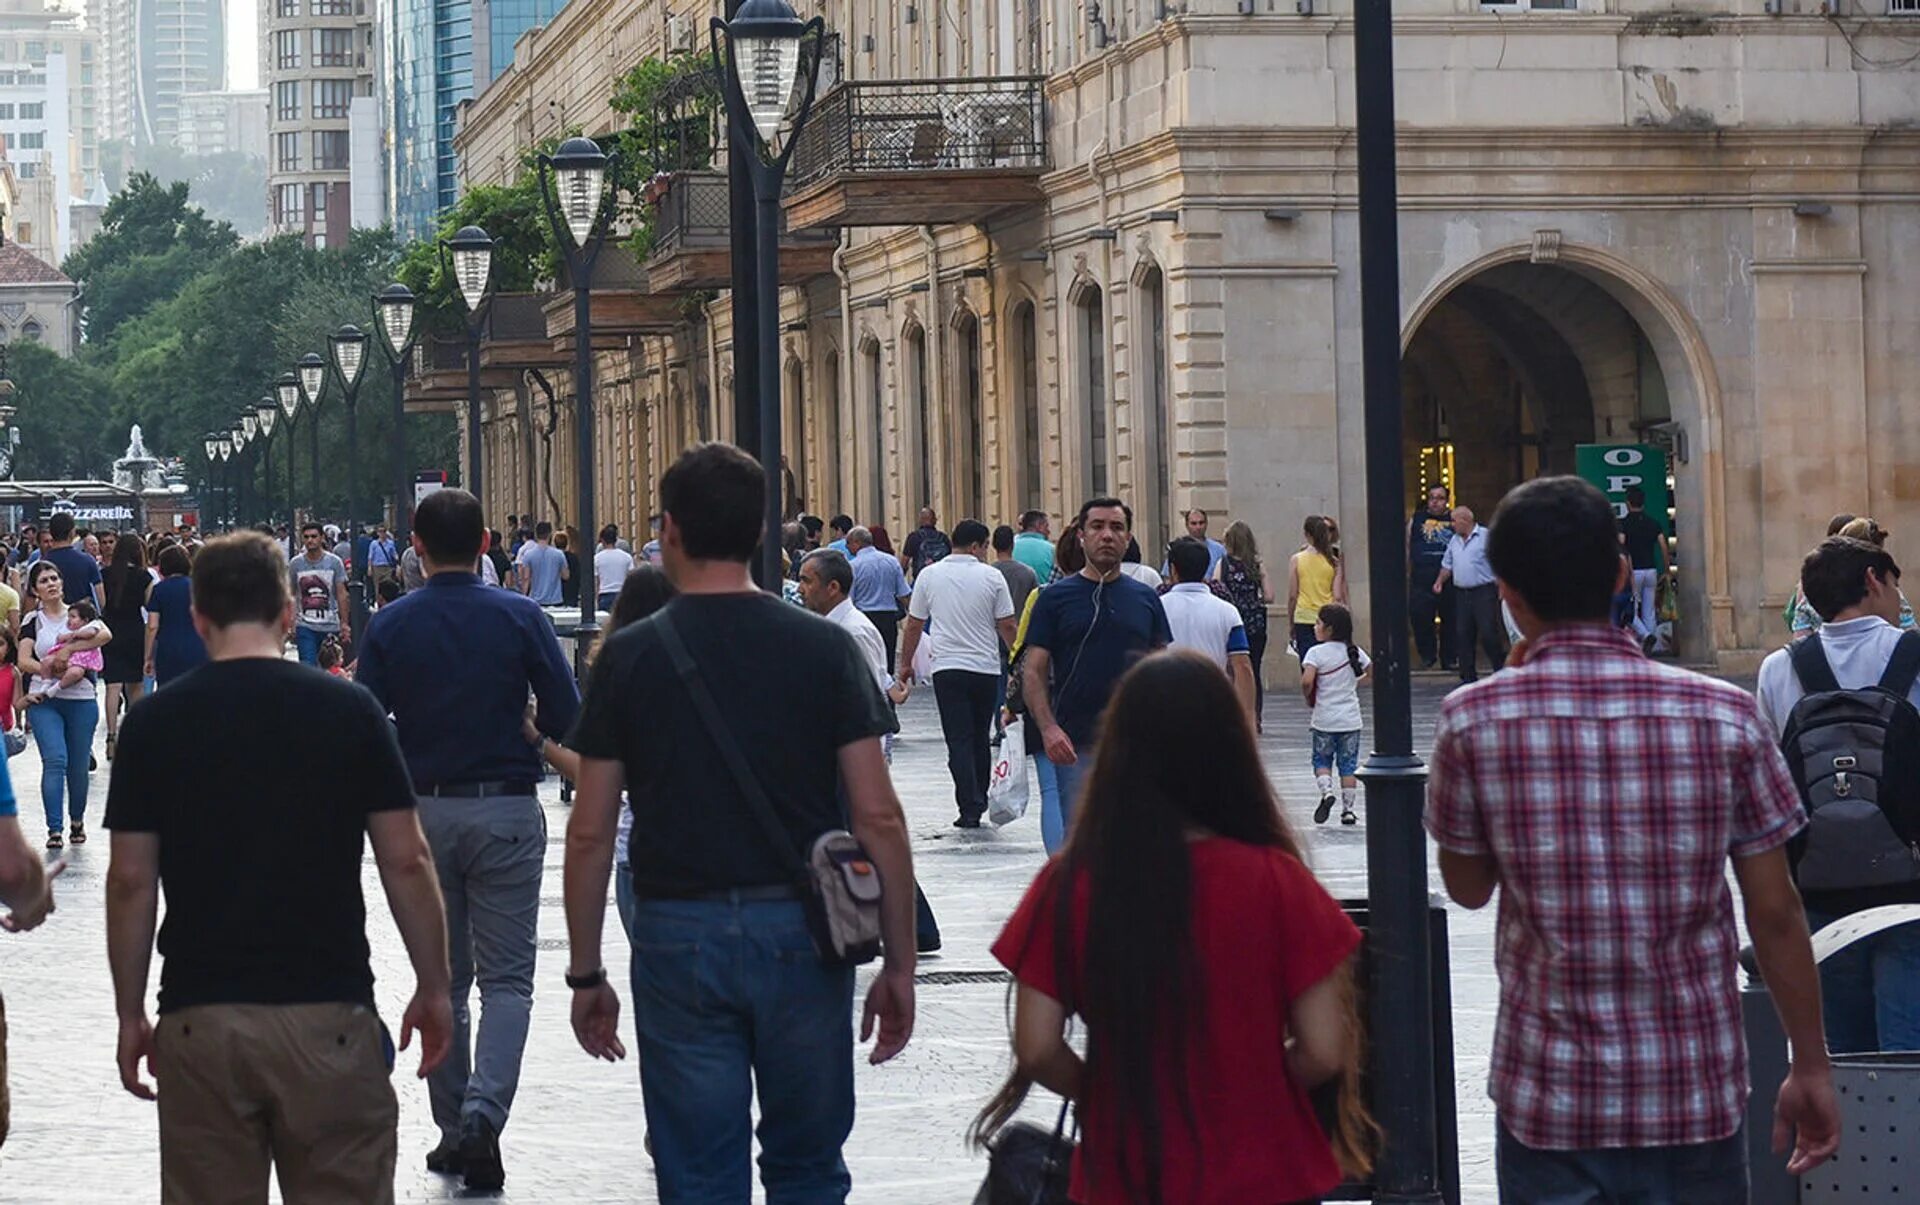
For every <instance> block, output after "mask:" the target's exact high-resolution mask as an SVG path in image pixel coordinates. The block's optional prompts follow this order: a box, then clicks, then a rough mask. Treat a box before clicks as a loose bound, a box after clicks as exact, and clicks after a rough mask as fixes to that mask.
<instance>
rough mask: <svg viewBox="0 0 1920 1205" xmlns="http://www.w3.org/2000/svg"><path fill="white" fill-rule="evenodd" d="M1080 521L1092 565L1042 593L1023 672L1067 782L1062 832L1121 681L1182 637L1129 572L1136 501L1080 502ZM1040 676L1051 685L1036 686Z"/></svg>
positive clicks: (1048, 752) (1054, 768)
mask: <svg viewBox="0 0 1920 1205" xmlns="http://www.w3.org/2000/svg"><path fill="white" fill-rule="evenodd" d="M1078 525H1079V529H1080V546H1081V547H1082V548H1083V549H1084V550H1085V551H1086V554H1087V564H1086V568H1084V569H1082V570H1081V571H1080V572H1079V573H1077V574H1075V575H1073V576H1072V577H1065V578H1061V579H1060V580H1059V581H1057V582H1055V583H1053V584H1052V585H1051V586H1048V587H1047V588H1046V589H1044V590H1042V591H1040V593H1039V594H1038V595H1036V596H1035V597H1034V600H1033V618H1032V619H1031V620H1030V621H1029V622H1028V625H1027V660H1026V668H1025V669H1024V670H1023V671H1022V675H1021V676H1022V680H1023V681H1025V682H1026V683H1027V684H1028V685H1027V687H1026V695H1025V698H1026V704H1027V709H1028V711H1029V712H1030V713H1032V716H1033V719H1034V722H1035V723H1036V724H1038V725H1039V728H1040V735H1041V739H1042V740H1043V741H1044V742H1045V749H1044V753H1045V757H1044V758H1043V760H1044V761H1045V762H1046V763H1047V765H1048V766H1050V767H1051V771H1050V772H1051V773H1052V774H1053V776H1054V780H1055V782H1056V783H1057V784H1058V787H1059V800H1060V818H1059V828H1058V832H1059V833H1061V834H1064V833H1065V832H1066V830H1067V829H1068V827H1069V826H1070V825H1071V823H1072V819H1073V805H1074V801H1075V798H1076V792H1077V791H1078V790H1079V786H1080V778H1081V776H1082V775H1083V774H1084V773H1085V772H1086V770H1087V768H1088V767H1089V766H1091V765H1093V741H1094V737H1095V735H1096V733H1097V732H1098V729H1099V721H1100V715H1101V713H1102V712H1104V711H1106V709H1107V700H1108V699H1109V698H1111V697H1112V695H1113V688H1114V686H1115V684H1116V683H1118V682H1119V681H1120V676H1121V675H1122V674H1124V673H1126V672H1127V670H1128V669H1130V668H1131V667H1132V666H1133V663H1134V662H1135V661H1138V660H1139V659H1140V658H1141V657H1142V656H1144V655H1145V654H1147V653H1149V652H1151V651H1152V650H1154V649H1157V648H1164V647H1166V646H1167V645H1169V644H1171V643H1173V631H1172V629H1171V628H1170V627H1169V626H1168V624H1167V612H1166V608H1165V607H1163V606H1161V604H1160V596H1159V595H1157V594H1155V593H1154V592H1153V590H1152V588H1150V587H1148V586H1146V585H1143V584H1142V583H1140V582H1137V581H1135V580H1134V579H1132V578H1130V577H1128V576H1126V575H1125V574H1123V573H1121V572H1120V558H1121V557H1122V556H1123V555H1124V554H1125V553H1126V550H1127V540H1128V539H1129V538H1130V536H1131V534H1132V527H1133V509H1132V508H1131V507H1129V506H1128V505H1127V504H1126V503H1124V502H1122V501H1120V500H1119V499H1118V498H1095V499H1094V500H1093V501H1091V502H1089V503H1087V504H1086V505H1085V506H1083V507H1081V508H1080V518H1079V520H1078ZM1040 683H1046V686H1047V688H1046V689H1045V690H1038V689H1035V686H1036V685H1038V684H1040ZM1047 772H1048V770H1047V769H1046V768H1043V770H1042V773H1043V774H1044V773H1047ZM1046 827H1048V828H1051V825H1047V826H1046ZM1050 844H1051V843H1050Z"/></svg>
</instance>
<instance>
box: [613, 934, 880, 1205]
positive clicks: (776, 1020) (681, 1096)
mask: <svg viewBox="0 0 1920 1205" xmlns="http://www.w3.org/2000/svg"><path fill="white" fill-rule="evenodd" d="M633 954H634V957H633V1015H634V1028H635V1030H636V1031H637V1036H638V1039H639V1040H638V1043H637V1045H638V1050H639V1056H640V1088H641V1093H642V1095H643V1097H644V1098H645V1100H646V1106H647V1129H648V1130H649V1131H650V1132H651V1134H652V1136H653V1149H654V1171H655V1174H656V1176H657V1177H658V1182H659V1185H660V1199H661V1201H662V1202H667V1203H676V1202H697V1203H699V1205H747V1202H748V1201H749V1199H750V1198H751V1196H752V1168H751V1165H750V1156H751V1153H752V1148H753V1141H752V1139H753V1136H754V1135H753V1132H752V1131H751V1130H750V1128H749V1127H750V1125H751V1115H752V1103H753V1100H752V1097H753V1092H754V1090H755V1088H756V1087H757V1088H758V1090H759V1099H760V1126H759V1130H758V1135H759V1138H760V1179H761V1183H762V1184H764V1185H765V1186H766V1193H767V1195H766V1200H767V1205H841V1203H842V1202H844V1201H845V1200H846V1199H847V1194H848V1192H850V1191H851V1190H852V1187H853V1180H852V1177H850V1176H849V1175H848V1174H847V1165H846V1162H845V1160H843V1159H842V1158H841V1155H840V1148H841V1146H842V1145H843V1144H844V1143H845V1142H846V1140H847V1135H848V1134H849V1133H850V1132H851V1131H852V1129H853V971H852V970H851V969H850V968H843V969H838V970H833V969H829V968H827V967H824V966H822V965H821V964H820V958H819V956H818V955H817V954H815V953H814V949H813V939H812V938H811V937H810V936H809V935H808V933H807V923H806V918H805V916H804V914H803V913H802V910H801V906H800V905H799V904H798V903H796V902H789V901H784V900H771V901H751V902H749V901H742V900H738V899H733V900H649V899H643V900H639V901H637V902H636V903H635V905H634V916H633Z"/></svg>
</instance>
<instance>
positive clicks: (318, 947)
mask: <svg viewBox="0 0 1920 1205" xmlns="http://www.w3.org/2000/svg"><path fill="white" fill-rule="evenodd" d="M193 610H194V618H195V620H196V622H197V626H198V627H199V628H200V632H201V634H202V636H204V637H205V639H206V644H207V651H208V653H209V654H210V655H211V657H212V660H211V662H210V663H209V664H207V665H204V666H202V667H200V668H199V669H197V670H194V671H193V672H192V673H190V674H187V675H186V676H185V677H183V678H181V679H179V680H178V681H177V682H173V683H170V684H169V685H168V687H167V689H166V690H165V691H164V692H163V693H162V694H159V695H156V696H154V698H152V699H151V700H149V701H148V702H146V703H144V704H143V705H141V706H140V707H137V708H135V709H134V710H132V711H130V712H128V713H127V720H126V723H125V724H124V725H123V726H122V728H121V730H120V740H119V749H118V753H119V756H118V757H117V758H116V759H115V761H114V771H113V783H112V786H111V787H110V789H109V791H108V795H107V827H108V828H109V829H111V830H112V832H113V862H112V866H111V867H110V869H109V870H108V872H107V955H108V961H109V962H110V964H111V966H112V971H113V989H114V1000H115V1003H116V1006H117V1008H118V1010H119V1014H120V1042H119V1064H120V1082H121V1083H122V1084H123V1085H124V1086H125V1087H126V1089H127V1091H129V1092H131V1093H132V1094H133V1095H135V1096H138V1097H140V1098H141V1099H143V1100H152V1099H154V1087H153V1086H150V1085H148V1084H146V1083H144V1082H142V1080H141V1079H140V1062H141V1060H143V1059H144V1060H145V1061H146V1063H147V1067H148V1069H149V1071H150V1072H151V1073H152V1074H153V1077H154V1079H155V1080H156V1081H157V1084H158V1086H159V1088H160V1097H159V1099H160V1178H161V1199H162V1200H163V1201H166V1202H168V1203H169V1205H172V1203H175V1202H179V1203H181V1205H187V1203H199V1202H205V1201H215V1200H221V1201H226V1200H252V1199H257V1200H263V1201H264V1200H265V1199H266V1196H267V1182H268V1178H269V1160H270V1159H271V1160H273V1161H274V1162H276V1163H277V1164H278V1168H277V1171H278V1175H279V1181H280V1189H281V1191H282V1192H283V1193H284V1194H285V1195H286V1197H287V1199H288V1200H290V1201H299V1200H319V1199H321V1198H322V1197H325V1198H326V1199H328V1200H351V1201H368V1202H391V1201H392V1200H393V1199H394V1198H393V1167H394V1156H395V1150H396V1145H395V1144H396V1135H395V1125H396V1123H397V1121H398V1116H399V1107H398V1102H397V1101H396V1099H395V1097H394V1093H393V1085H392V1083H391V1082H390V1077H391V1073H392V1070H393V1049H392V1039H391V1037H390V1036H389V1035H388V1033H387V1031H386V1028H385V1026H383V1025H382V1024H381V1023H380V1018H379V1016H378V1015H377V1014H376V1013H375V1011H374V997H373V972H372V969H371V968H370V966H369V964H368V953H367V935H366V925H367V915H366V904H365V901H364V900H363V899H362V897H361V893H360V867H361V859H362V848H363V843H364V842H365V841H366V840H367V839H368V838H371V840H372V843H373V852H374V859H375V861H376V863H377V864H378V866H379V869H380V879H381V883H382V885H383V886H384V887H385V888H386V894H387V901H388V903H389V904H390V905H391V906H392V908H393V914H394V919H395V921H396V922H397V923H398V925H399V927H400V936H401V938H402V940H403V941H404V942H405V944H406V947H407V955H408V957H409V958H410V959H411V960H412V963H413V970H414V977H415V988H414V994H413V999H412V1001H411V1002H410V1003H409V1004H408V1005H407V1008H406V1012H405V1013H404V1014H403V1015H402V1018H401V1022H400V1047H401V1049H405V1048H406V1047H407V1046H408V1045H409V1043H410V1042H411V1040H412V1036H413V1031H414V1030H416V1029H417V1030H419V1031H420V1040H421V1049H420V1074H421V1075H422V1076H424V1075H426V1074H427V1072H429V1071H431V1070H432V1069H433V1068H434V1067H435V1066H436V1065H438V1064H439V1063H440V1061H441V1060H442V1059H444V1058H445V1057H446V1055H447V1051H448V1049H449V1046H450V1043H451V1033H452V1029H453V1009H452V1004H451V1002H450V1001H449V999H448V991H447V984H448V970H447V927H446V914H445V911H444V909H443V908H442V905H441V900H440V888H439V884H438V882H437V881H436V879H435V877H434V869H433V856H432V853H431V852H430V851H429V850H428V848H427V841H426V837H425V836H424V835H423V834H422V832H421V830H420V823H419V821H418V820H417V819H416V818H415V816H414V808H413V788H412V784H411V783H409V782H408V780H407V771H406V766H405V765H404V764H403V763H402V761H401V759H400V748H399V746H398V744H396V743H395V741H394V736H393V727H392V725H391V724H389V723H388V722H387V718H386V716H385V715H384V714H382V712H381V710H380V707H379V705H378V704H376V703H375V702H374V701H373V698H372V696H370V695H368V694H367V693H366V692H365V691H364V690H362V689H360V688H359V687H357V686H354V685H352V684H350V683H347V682H343V681H339V680H337V679H334V678H331V677H329V676H328V675H326V674H322V673H319V672H318V671H316V670H313V669H311V668H308V667H306V666H303V665H300V664H298V663H297V662H291V661H286V660H283V658H282V653H283V646H284V644H285V641H286V638H287V634H288V632H289V631H290V629H291V628H292V626H293V600H292V597H291V593H290V591H289V588H288V585H287V572H286V560H285V558H283V557H282V556H281V555H280V553H279V550H278V549H276V548H275V547H274V545H273V542H272V541H271V540H270V539H269V538H268V537H266V536H264V535H258V534H255V533H252V532H248V533H244V534H240V535H235V536H229V537H227V538H225V539H220V540H215V541H213V542H211V543H209V544H208V545H207V546H206V547H205V548H204V549H202V550H201V552H200V555H199V557H198V558H197V559H196V560H195V561H194V567H193ZM214 731H218V732H219V733H220V734H221V738H222V741H223V745H222V749H223V752H222V754H221V758H220V764H219V766H218V768H217V772H213V771H212V770H211V769H210V767H209V766H208V764H207V760H206V755H205V750H204V740H203V737H204V736H205V734H206V733H208V732H214ZM323 734H324V739H325V740H326V741H327V743H328V748H329V754H330V755H329V756H327V757H324V758H309V759H306V760H305V761H303V762H302V763H301V764H299V765H297V766H294V765H291V764H289V763H288V761H287V759H286V756H285V754H286V750H287V749H288V747H289V746H291V745H302V744H305V745H311V743H312V742H313V741H315V740H318V739H321V738H322V735H323ZM162 885H164V886H165V888H166V892H167V919H166V923H165V924H164V925H162V926H161V928H160V954H161V956H162V958H163V960H164V962H163V965H162V967H161V972H160V1023H159V1026H158V1028H157V1029H156V1028H155V1027H153V1026H152V1025H150V1024H149V1023H148V1021H147V1013H146V999H147V971H148V963H149V960H150V959H151V957H152V953H153V932H154V921H155V918H156V914H157V912H158V906H159V892H160V888H161V886H162ZM323 1051H324V1052H325V1053H324V1055H323V1054H322V1053H321V1052H323Z"/></svg>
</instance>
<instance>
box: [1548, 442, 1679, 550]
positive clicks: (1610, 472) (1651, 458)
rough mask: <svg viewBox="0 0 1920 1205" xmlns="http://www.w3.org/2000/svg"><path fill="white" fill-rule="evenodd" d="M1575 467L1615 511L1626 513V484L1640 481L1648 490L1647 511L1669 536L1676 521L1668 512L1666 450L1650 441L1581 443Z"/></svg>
mask: <svg viewBox="0 0 1920 1205" xmlns="http://www.w3.org/2000/svg"><path fill="white" fill-rule="evenodd" d="M1573 466H1574V471H1575V472H1577V473H1578V474H1579V475H1580V476H1581V477H1583V478H1585V479H1586V480H1588V481H1591V482H1592V483H1593V484H1594V485H1595V486H1596V487H1597V488H1598V489H1599V490H1600V492H1601V493H1603V494H1605V495H1606V496H1607V501H1609V502H1611V503H1613V513H1614V514H1616V515H1623V516H1624V515H1625V514H1626V513H1627V487H1628V486H1630V485H1637V486H1639V487H1640V488H1641V489H1643V490H1645V491H1646V494H1647V514H1648V515H1650V516H1652V517H1653V519H1654V521H1656V522H1657V523H1659V524H1660V529H1661V530H1662V531H1664V532H1666V533H1667V534H1668V535H1669V536H1671V535H1672V534H1673V524H1672V521H1671V519H1670V517H1669V515H1668V513H1667V512H1668V509H1669V496H1668V494H1667V453H1666V449H1664V448H1656V447H1652V446H1650V445H1648V444H1580V445H1578V446H1576V447H1575V448H1574V449H1573Z"/></svg>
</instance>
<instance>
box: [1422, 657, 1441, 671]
mask: <svg viewBox="0 0 1920 1205" xmlns="http://www.w3.org/2000/svg"><path fill="white" fill-rule="evenodd" d="M1439 664H1440V663H1439V662H1438V661H1436V660H1434V659H1433V658H1432V657H1428V658H1427V659H1425V660H1424V661H1422V662H1421V663H1420V668H1421V669H1432V668H1433V667H1434V666H1436V665H1439Z"/></svg>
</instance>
